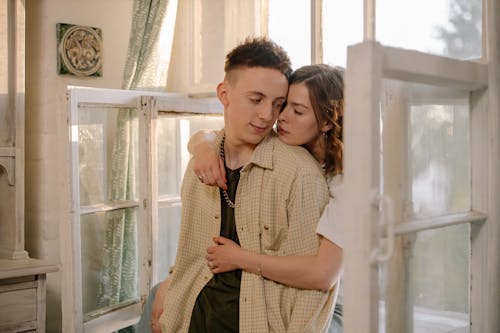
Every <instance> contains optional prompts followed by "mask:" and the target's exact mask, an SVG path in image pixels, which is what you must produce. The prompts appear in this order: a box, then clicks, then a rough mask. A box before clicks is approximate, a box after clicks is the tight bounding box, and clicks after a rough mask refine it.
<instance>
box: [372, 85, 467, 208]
mask: <svg viewBox="0 0 500 333" xmlns="http://www.w3.org/2000/svg"><path fill="white" fill-rule="evenodd" d="M383 82H384V84H383V91H382V100H383V103H382V115H383V118H384V126H383V132H384V145H385V147H384V150H386V153H385V155H387V156H392V159H388V160H387V161H385V160H384V163H385V164H387V165H386V166H385V168H389V167H391V166H392V165H399V164H401V157H400V155H401V154H400V153H399V151H402V152H404V151H406V153H405V154H406V157H407V165H401V166H400V168H405V169H406V171H404V173H402V174H401V175H400V176H398V177H401V178H402V180H403V179H404V183H406V184H408V185H407V186H404V187H403V188H404V189H405V191H407V192H406V193H404V196H405V198H404V199H403V200H404V203H403V204H404V206H405V207H404V208H403V209H404V210H405V215H406V216H408V217H409V218H425V217H431V216H438V215H443V214H450V213H457V212H465V211H469V210H470V207H471V204H470V197H471V172H470V168H471V160H470V158H471V157H470V115H469V113H470V108H469V93H468V92H467V91H461V90H455V89H449V88H442V87H437V86H431V85H423V84H414V83H406V82H401V81H397V80H384V81H383ZM395 119H396V120H395ZM401 128H403V129H404V128H407V130H401ZM394 151H396V152H394ZM394 172H398V171H397V169H395V170H394ZM385 176H386V177H388V175H387V172H386V174H385ZM385 182H386V183H388V182H391V179H389V178H388V179H387V180H386V181H385ZM392 182H394V181H393V180H392ZM386 190H389V189H386ZM392 195H393V196H394V195H399V194H397V193H396V194H392Z"/></svg>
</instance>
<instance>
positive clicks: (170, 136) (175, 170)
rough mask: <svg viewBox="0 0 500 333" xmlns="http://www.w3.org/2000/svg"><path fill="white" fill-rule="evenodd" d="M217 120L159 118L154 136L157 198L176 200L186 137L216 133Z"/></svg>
mask: <svg viewBox="0 0 500 333" xmlns="http://www.w3.org/2000/svg"><path fill="white" fill-rule="evenodd" d="M223 126H224V118H223V117H222V115H220V116H201V115H199V116H186V115H173V114H171V113H168V114H166V113H163V114H161V113H160V115H159V119H158V126H157V133H158V194H159V195H160V196H161V195H173V196H179V194H180V184H181V180H182V176H183V175H184V170H185V167H186V164H187V161H188V160H189V158H190V154H189V152H188V150H187V143H188V141H189V137H190V136H191V135H192V134H194V133H195V132H197V131H199V130H201V129H220V128H222V127H223Z"/></svg>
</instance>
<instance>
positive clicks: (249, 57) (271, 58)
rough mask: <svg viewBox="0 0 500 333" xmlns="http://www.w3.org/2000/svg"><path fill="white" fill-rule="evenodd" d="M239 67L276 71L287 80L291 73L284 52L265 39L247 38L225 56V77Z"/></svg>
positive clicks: (290, 67)
mask: <svg viewBox="0 0 500 333" xmlns="http://www.w3.org/2000/svg"><path fill="white" fill-rule="evenodd" d="M239 67H264V68H271V69H276V70H278V71H280V72H281V73H282V74H283V75H284V76H285V77H286V78H287V79H288V78H289V77H290V75H291V73H292V63H291V61H290V58H289V57H288V54H287V53H286V51H285V50H284V49H283V48H282V47H281V46H279V45H278V44H276V43H275V42H273V41H272V40H270V39H268V38H266V37H248V38H246V39H245V41H244V42H243V43H241V44H240V45H238V46H236V47H235V48H234V49H233V50H232V51H230V52H229V53H228V54H227V55H226V62H225V64H224V72H225V73H226V75H227V74H228V73H229V72H230V71H231V70H233V69H236V68H239Z"/></svg>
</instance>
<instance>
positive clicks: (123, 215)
mask: <svg viewBox="0 0 500 333" xmlns="http://www.w3.org/2000/svg"><path fill="white" fill-rule="evenodd" d="M137 215H138V209H137V208H127V209H119V210H115V211H110V212H103V213H95V214H87V215H82V216H80V230H81V251H82V302H83V304H82V307H83V313H84V317H87V318H88V316H89V315H91V314H92V312H95V311H97V310H100V311H103V310H106V309H107V308H109V307H112V306H115V305H118V304H120V303H124V302H127V301H131V300H135V299H138V297H139V296H138V295H139V293H138V277H137V274H138V273H137V272H138V269H139V267H138V263H137V239H136V237H137V232H136V230H137V218H138V217H137Z"/></svg>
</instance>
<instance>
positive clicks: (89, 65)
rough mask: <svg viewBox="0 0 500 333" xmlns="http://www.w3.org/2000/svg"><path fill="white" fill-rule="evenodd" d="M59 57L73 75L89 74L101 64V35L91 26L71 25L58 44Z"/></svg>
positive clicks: (98, 68)
mask: <svg viewBox="0 0 500 333" xmlns="http://www.w3.org/2000/svg"><path fill="white" fill-rule="evenodd" d="M59 51H60V54H61V59H62V61H63V63H64V65H65V66H66V68H67V69H68V71H69V72H71V73H72V74H74V75H78V76H90V75H92V74H94V73H96V72H97V71H99V70H100V69H101V66H102V40H101V36H99V34H98V33H97V32H96V31H95V30H94V29H92V28H89V27H81V26H73V27H71V28H69V29H68V30H67V31H66V33H65V34H64V36H63V38H62V41H61V44H60V50H59Z"/></svg>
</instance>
